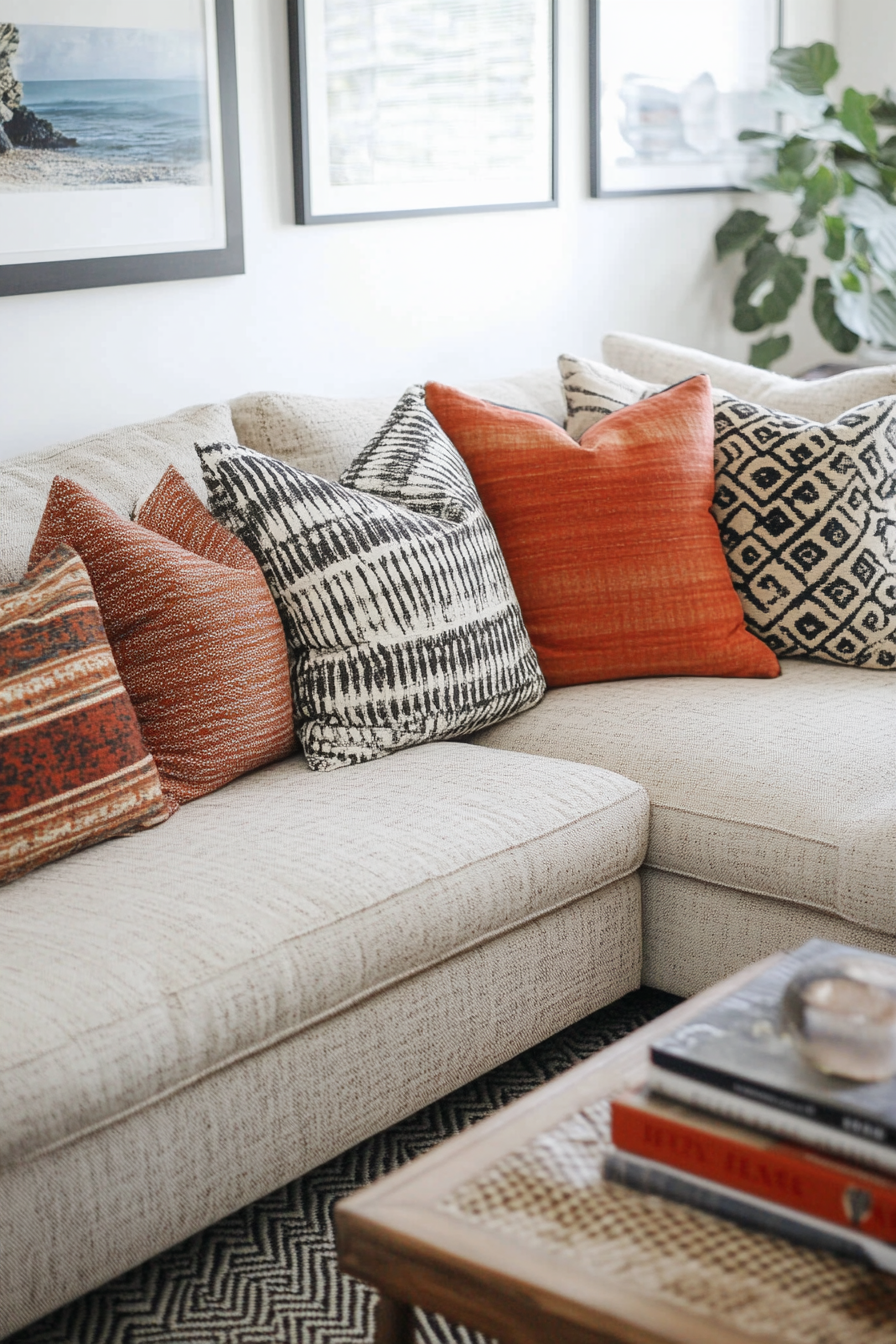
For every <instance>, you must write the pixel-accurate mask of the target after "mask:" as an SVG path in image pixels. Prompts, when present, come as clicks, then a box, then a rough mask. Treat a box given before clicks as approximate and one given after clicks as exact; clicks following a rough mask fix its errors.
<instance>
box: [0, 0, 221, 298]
mask: <svg viewBox="0 0 896 1344" xmlns="http://www.w3.org/2000/svg"><path fill="white" fill-rule="evenodd" d="M231 3H232V0H224V3H223V10H224V20H225V21H224V22H223V23H222V21H221V18H222V16H221V13H220V12H219V11H220V10H221V8H222V4H221V2H220V0H217V2H216V0H0V293H11V292H13V293H15V292H28V290H29V289H52V288H70V287H74V286H75V285H77V284H107V283H122V282H126V281H128V280H131V281H133V280H141V279H164V278H175V277H179V276H186V275H190V274H220V273H226V272H227V271H228V270H233V269H242V265H241V255H240V256H239V257H238V256H236V255H235V252H236V251H239V252H240V254H241V247H236V248H235V247H234V244H239V227H238V224H239V219H238V215H239V211H238V195H237V197H236V199H234V191H233V180H232V175H233V172H234V170H235V172H236V176H237V182H236V186H237V192H238V162H239V161H238V152H237V146H236V142H235V137H234V134H233V132H232V130H231V129H230V128H231V126H232V125H233V124H235V122H234V117H235V96H236V95H235V87H234V83H233V75H232V69H231V68H230V67H231V66H232V59H230V58H232V52H227V53H225V55H226V56H227V57H228V59H226V60H225V61H223V62H222V52H221V37H222V33H223V36H224V38H225V46H227V45H231V42H229V41H228V39H232V8H231ZM225 84H226V85H227V87H226V88H225ZM228 99H229V100H230V101H231V102H232V103H233V107H232V109H231V111H230V115H229V116H227V121H228V123H229V125H228V127H227V129H225V116H226V115H227V107H228ZM228 176H230V179H231V180H230V181H228ZM234 206H236V213H235V214H234ZM228 207H230V209H228ZM199 254H207V256H205V257H202V256H201V255H199ZM152 258H155V259H156V260H155V262H154V263H153V262H151V259H152ZM166 258H167V259H168V261H167V263H166V261H165V259H166ZM188 258H192V261H190V260H188ZM227 258H229V260H228V259H227ZM128 259H131V261H132V265H131V266H127V265H125V262H127V260H128ZM113 261H114V262H117V263H118V264H117V265H115V266H112V267H111V268H110V267H109V266H107V267H106V268H105V270H103V269H102V267H100V266H99V265H98V263H101V262H106V263H109V262H113ZM79 263H91V265H90V266H88V267H87V268H85V267H84V266H83V265H82V266H81V267H80V270H79V269H78V265H79ZM237 263H238V264H237ZM144 272H145V273H144Z"/></svg>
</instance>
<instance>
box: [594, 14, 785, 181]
mask: <svg viewBox="0 0 896 1344" xmlns="http://www.w3.org/2000/svg"><path fill="white" fill-rule="evenodd" d="M779 45H780V15H779V3H778V0H591V88H590V96H591V194H592V196H631V195H642V194H645V193H652V192H669V191H720V190H730V189H731V188H732V187H742V186H745V185H746V183H747V182H748V181H749V179H750V178H751V177H753V176H756V175H758V174H759V173H761V172H762V171H763V168H764V166H765V163H766V160H765V158H764V156H763V153H762V151H757V149H756V147H755V145H751V144H750V143H749V142H747V143H744V142H741V141H739V140H738V138H737V137H738V133H739V132H740V131H741V130H744V129H748V128H749V129H751V130H775V129H776V126H777V121H776V114H775V112H774V111H773V110H772V109H771V107H770V105H769V104H768V102H767V101H766V100H765V98H764V97H763V91H764V89H765V87H766V85H767V83H768V76H769V57H770V55H771V53H772V51H774V49H775V47H777V46H779Z"/></svg>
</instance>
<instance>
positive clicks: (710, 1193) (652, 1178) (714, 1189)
mask: <svg viewBox="0 0 896 1344" xmlns="http://www.w3.org/2000/svg"><path fill="white" fill-rule="evenodd" d="M604 1179H605V1180H608V1181H615V1182H616V1183H617V1184H619V1185H625V1186H627V1187H628V1188H629V1189H630V1190H637V1191H638V1192H639V1193H640V1194H643V1195H658V1196H659V1197H660V1198H661V1199H670V1200H672V1201H673V1202H674V1203H676V1204H687V1205H688V1206H689V1207H690V1208H692V1209H698V1210H699V1211H700V1212H701V1213H710V1214H712V1215H713V1216H714V1217H717V1218H726V1219H727V1220H728V1221H729V1222H732V1223H737V1224H738V1225H739V1226H740V1227H744V1228H747V1229H748V1230H749V1231H751V1232H762V1233H764V1234H765V1235H766V1236H773V1237H784V1238H786V1239H787V1240H788V1241H792V1242H795V1243H796V1244H797V1245H798V1246H808V1247H809V1248H810V1249H811V1250H814V1251H828V1252H830V1253H831V1254H833V1255H842V1256H846V1258H847V1259H849V1260H858V1261H859V1262H860V1263H861V1264H864V1265H867V1266H870V1267H872V1268H874V1269H881V1270H884V1271H885V1272H886V1273H888V1274H896V1251H894V1249H893V1248H892V1247H891V1246H886V1245H884V1243H883V1242H880V1241H876V1240H874V1238H872V1237H866V1236H863V1234H862V1233H861V1232H851V1231H848V1230H847V1229H845V1228H844V1229H843V1230H840V1229H839V1228H836V1227H832V1226H830V1225H828V1224H826V1223H824V1222H822V1221H821V1219H819V1218H813V1217H811V1216H810V1215H809V1214H799V1213H793V1212H791V1211H789V1210H784V1209H782V1208H781V1207H780V1206H779V1205H777V1204H770V1203H768V1201H766V1200H762V1199H757V1198H756V1197H755V1196H751V1195H743V1194H737V1193H736V1192H734V1191H731V1190H726V1189H725V1188H724V1187H723V1186H719V1185H715V1184H714V1183H712V1182H711V1181H704V1180H701V1179H700V1178H699V1177H697V1176H689V1175H686V1174H685V1173H682V1172H678V1171H675V1170H673V1169H672V1168H671V1167H664V1166H661V1165H660V1164H659V1163H657V1162H651V1161H649V1160H646V1159H645V1158H641V1157H632V1156H630V1155H629V1154H628V1153H620V1152H611V1153H608V1154H607V1156H606V1157H605V1159H604Z"/></svg>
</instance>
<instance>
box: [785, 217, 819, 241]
mask: <svg viewBox="0 0 896 1344" xmlns="http://www.w3.org/2000/svg"><path fill="white" fill-rule="evenodd" d="M817 223H818V214H817V212H814V211H812V210H810V211H808V212H807V211H806V210H801V211H800V213H799V214H798V215H797V217H796V219H795V220H794V222H793V224H792V225H791V226H790V232H791V233H792V234H793V236H794V238H806V237H808V235H809V234H810V233H811V232H812V231H813V229H814V228H815V225H816V224H817Z"/></svg>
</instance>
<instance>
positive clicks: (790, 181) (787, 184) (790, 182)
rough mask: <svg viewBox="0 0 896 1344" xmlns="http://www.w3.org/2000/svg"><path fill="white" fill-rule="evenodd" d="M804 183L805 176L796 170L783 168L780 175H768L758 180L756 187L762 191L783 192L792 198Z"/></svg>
mask: <svg viewBox="0 0 896 1344" xmlns="http://www.w3.org/2000/svg"><path fill="white" fill-rule="evenodd" d="M802 183H803V175H802V173H798V172H797V170H796V169H795V168H783V169H782V170H781V171H780V172H779V173H768V174H767V175H766V176H765V177H760V178H757V179H756V186H757V187H759V188H760V189H761V190H762V191H783V192H784V193H785V195H787V196H792V195H793V193H794V192H795V191H796V190H797V189H798V188H799V187H801V186H802Z"/></svg>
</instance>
